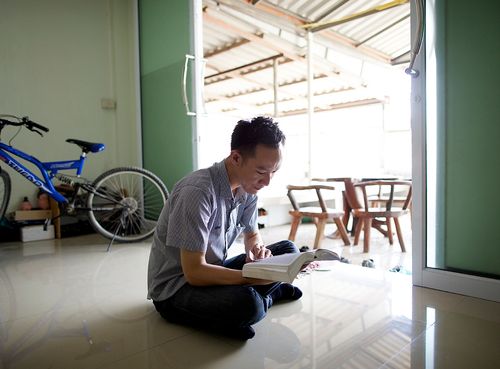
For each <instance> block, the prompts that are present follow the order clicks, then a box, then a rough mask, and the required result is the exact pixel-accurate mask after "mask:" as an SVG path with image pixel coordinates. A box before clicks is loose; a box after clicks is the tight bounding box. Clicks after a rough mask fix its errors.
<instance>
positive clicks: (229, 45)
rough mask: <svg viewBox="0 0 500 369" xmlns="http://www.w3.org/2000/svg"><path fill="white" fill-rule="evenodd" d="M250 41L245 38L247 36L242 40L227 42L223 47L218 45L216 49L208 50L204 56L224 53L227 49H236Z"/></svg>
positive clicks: (208, 56)
mask: <svg viewBox="0 0 500 369" xmlns="http://www.w3.org/2000/svg"><path fill="white" fill-rule="evenodd" d="M249 42H250V41H249V40H247V39H245V38H242V39H240V40H235V41H233V42H231V43H227V44H225V45H224V46H223V47H218V48H216V49H214V50H210V51H207V52H206V53H204V55H203V57H204V58H210V57H212V56H215V55H218V54H222V53H225V52H226V51H230V50H232V49H236V48H237V47H240V46H243V45H245V44H248V43H249Z"/></svg>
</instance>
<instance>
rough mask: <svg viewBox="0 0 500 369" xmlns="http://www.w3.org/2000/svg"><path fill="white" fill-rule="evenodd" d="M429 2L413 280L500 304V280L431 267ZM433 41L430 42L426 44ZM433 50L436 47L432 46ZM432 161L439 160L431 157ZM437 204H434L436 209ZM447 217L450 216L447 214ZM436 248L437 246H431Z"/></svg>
mask: <svg viewBox="0 0 500 369" xmlns="http://www.w3.org/2000/svg"><path fill="white" fill-rule="evenodd" d="M424 1H425V7H424V9H425V13H426V15H425V19H426V26H425V29H426V31H425V38H424V43H423V45H422V49H421V51H420V53H419V55H418V56H417V58H416V61H415V68H416V69H417V70H418V71H420V74H419V75H418V76H417V77H416V78H413V79H412V93H411V99H412V119H411V122H412V128H411V129H412V178H413V194H414V195H413V207H412V211H413V214H412V215H413V226H412V229H413V231H412V245H413V248H412V264H413V265H412V269H413V273H412V278H413V284H414V285H416V286H422V287H428V288H433V289H438V290H442V291H446V292H452V293H457V294H462V295H467V296H472V297H478V298H482V299H487V300H493V301H497V302H500V281H499V280H495V279H491V278H485V277H479V276H475V275H469V274H462V273H456V272H451V271H446V270H440V269H435V268H429V267H427V263H426V260H427V247H428V246H429V243H433V244H434V247H435V244H436V242H438V241H436V240H435V237H428V232H427V230H428V227H427V224H426V223H427V215H428V212H429V211H432V206H431V205H429V204H428V201H427V199H428V198H435V196H434V194H433V193H432V191H434V192H435V191H436V188H435V187H434V188H433V187H432V186H428V181H427V179H428V177H427V170H428V169H429V167H428V165H427V159H428V158H427V139H426V137H427V131H426V129H427V126H426V123H427V119H428V116H427V114H428V112H427V108H428V107H431V106H432V101H430V100H429V101H428V98H429V97H430V94H429V93H428V92H427V85H430V83H428V81H429V79H430V78H433V76H431V75H429V76H428V75H427V73H426V71H427V67H428V69H429V70H435V68H433V67H432V63H433V60H432V58H431V57H430V55H434V54H433V52H432V49H430V47H428V44H429V45H434V44H435V43H434V42H433V40H434V37H435V32H434V29H435V26H434V23H433V22H434V14H435V11H436V8H435V1H436V0H424ZM414 5H415V4H414V2H412V12H411V19H412V20H411V23H412V40H414V38H415V37H416V34H415V33H416V28H417V27H416V15H415V7H414ZM426 40H427V41H429V42H426ZM431 47H432V46H431ZM429 160H435V158H430V159H429ZM435 207H436V204H434V208H435ZM445 216H446V215H445ZM430 246H433V245H430Z"/></svg>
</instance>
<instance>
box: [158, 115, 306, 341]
mask: <svg viewBox="0 0 500 369" xmlns="http://www.w3.org/2000/svg"><path fill="white" fill-rule="evenodd" d="M284 143H285V136H284V134H283V132H281V130H280V129H279V128H278V124H277V123H276V122H274V121H273V120H272V119H271V118H267V117H257V118H254V119H252V120H250V121H248V120H240V121H239V122H238V123H237V124H236V127H235V128H234V131H233V133H232V136H231V151H230V153H229V156H228V157H227V158H225V159H224V160H222V161H221V162H219V163H215V164H214V165H213V166H212V167H210V168H205V169H200V170H198V171H195V172H193V173H191V174H189V175H188V176H186V177H184V178H183V179H181V180H180V181H179V182H178V183H177V184H176V185H175V186H174V188H173V190H172V193H171V194H170V197H169V198H168V200H167V202H166V203H165V206H164V208H163V210H162V213H161V215H160V219H159V221H158V225H157V228H156V232H155V235H154V240H153V245H152V248H151V253H150V257H149V266H148V298H150V299H152V300H153V303H154V305H155V307H156V310H157V311H158V312H159V313H160V314H161V316H162V317H163V318H165V319H166V320H168V321H170V322H174V323H179V324H185V325H190V326H194V327H199V328H203V329H208V330H211V331H217V332H220V333H223V334H227V335H230V336H233V337H236V338H239V339H249V338H252V337H253V336H254V335H255V331H254V330H253V328H252V327H251V326H252V325H253V324H255V323H257V322H258V321H260V320H261V319H263V318H264V317H265V315H266V313H267V310H268V309H269V308H270V307H271V306H272V305H273V304H274V303H276V302H277V301H283V300H297V299H299V298H300V297H301V296H302V292H301V291H300V290H299V289H298V288H297V287H294V286H293V285H291V284H288V283H281V282H274V283H273V282H271V281H266V280H261V279H253V278H245V277H243V276H242V272H241V269H242V267H243V265H244V264H245V263H248V262H252V261H254V260H258V259H263V258H268V257H270V256H271V255H280V254H285V253H297V252H299V250H298V249H297V247H296V246H295V245H294V244H293V243H292V242H290V241H281V242H278V243H276V244H273V245H269V246H267V247H266V246H264V244H263V242H262V239H261V236H260V234H259V230H258V226H257V196H256V194H257V192H258V191H259V190H261V189H262V188H263V187H265V186H268V185H269V183H270V181H271V178H272V177H273V175H274V173H276V171H277V170H278V169H279V167H280V164H281V159H282V146H283V145H284ZM241 233H243V240H244V245H245V253H244V254H241V255H238V256H235V257H232V258H227V252H228V249H229V248H230V247H231V246H232V245H233V243H234V242H235V240H236V238H237V237H238V236H239V235H240V234H241Z"/></svg>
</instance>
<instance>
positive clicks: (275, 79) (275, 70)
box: [273, 58, 279, 118]
mask: <svg viewBox="0 0 500 369" xmlns="http://www.w3.org/2000/svg"><path fill="white" fill-rule="evenodd" d="M273 91H274V117H275V118H276V117H278V114H279V112H278V58H275V59H274V60H273Z"/></svg>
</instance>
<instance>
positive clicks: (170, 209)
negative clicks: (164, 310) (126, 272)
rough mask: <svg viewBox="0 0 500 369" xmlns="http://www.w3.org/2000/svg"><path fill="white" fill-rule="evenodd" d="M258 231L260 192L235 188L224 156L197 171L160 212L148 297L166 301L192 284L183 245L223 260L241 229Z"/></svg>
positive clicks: (212, 259)
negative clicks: (184, 262)
mask: <svg viewBox="0 0 500 369" xmlns="http://www.w3.org/2000/svg"><path fill="white" fill-rule="evenodd" d="M256 230H257V196H256V195H252V194H248V193H246V192H245V191H244V190H243V189H242V188H241V187H240V188H238V189H237V192H236V194H235V195H233V193H232V191H231V187H230V184H229V177H228V174H227V170H226V167H225V164H224V161H221V162H219V163H216V164H214V165H213V166H212V167H210V168H205V169H200V170H197V171H195V172H193V173H191V174H189V175H188V176H186V177H184V178H183V179H181V180H180V181H179V182H177V184H176V185H175V186H174V188H173V190H172V193H171V194H170V197H169V198H168V200H167V202H166V203H165V206H164V208H163V210H162V212H161V215H160V218H159V220H158V224H157V227H156V231H155V234H154V239H153V245H152V247H151V253H150V255H149V265H148V298H149V299H153V300H155V301H163V300H165V299H167V298H169V297H171V296H172V295H173V294H174V293H175V292H177V291H178V290H179V289H180V288H181V287H182V286H183V285H184V284H185V283H187V281H186V279H185V277H184V274H183V273H182V266H181V260H180V249H184V250H189V251H198V252H200V251H201V252H204V253H205V259H206V261H207V263H209V264H215V265H221V264H222V263H223V261H224V260H225V259H226V257H227V251H228V249H229V247H231V245H232V244H233V243H234V241H235V240H236V238H237V237H238V236H239V235H240V234H241V232H247V233H248V232H255V231H256Z"/></svg>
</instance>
